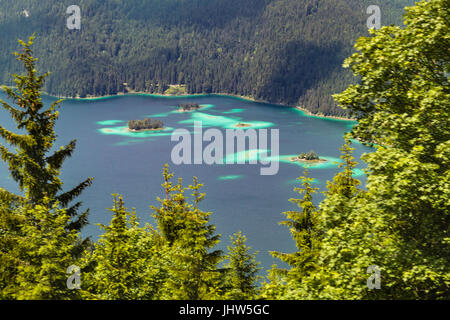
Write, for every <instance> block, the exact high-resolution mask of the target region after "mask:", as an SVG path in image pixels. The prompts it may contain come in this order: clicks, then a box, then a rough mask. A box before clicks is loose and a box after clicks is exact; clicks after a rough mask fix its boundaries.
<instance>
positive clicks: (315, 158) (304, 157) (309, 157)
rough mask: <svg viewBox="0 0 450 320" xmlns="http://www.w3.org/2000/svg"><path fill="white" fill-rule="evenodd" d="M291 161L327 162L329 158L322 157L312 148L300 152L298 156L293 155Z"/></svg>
mask: <svg viewBox="0 0 450 320" xmlns="http://www.w3.org/2000/svg"><path fill="white" fill-rule="evenodd" d="M291 161H308V162H326V161H327V160H325V159H321V158H320V157H319V155H318V154H317V153H315V152H314V151H313V150H311V151H309V152H307V153H305V152H302V153H300V154H299V155H298V156H297V157H293V158H292V159H291Z"/></svg>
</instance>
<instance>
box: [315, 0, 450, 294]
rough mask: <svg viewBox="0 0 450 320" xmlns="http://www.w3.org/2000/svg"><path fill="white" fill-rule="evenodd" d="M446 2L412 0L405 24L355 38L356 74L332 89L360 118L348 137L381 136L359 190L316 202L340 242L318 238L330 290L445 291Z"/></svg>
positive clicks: (449, 267) (448, 271) (449, 95)
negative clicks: (371, 269)
mask: <svg viewBox="0 0 450 320" xmlns="http://www.w3.org/2000/svg"><path fill="white" fill-rule="evenodd" d="M449 10H450V8H449V2H448V1H443V0H435V1H421V2H418V3H417V4H416V6H415V7H411V8H409V9H408V10H407V11H408V13H407V15H406V17H405V24H406V26H405V28H404V29H401V28H399V27H394V26H392V27H384V28H382V29H381V30H379V31H376V32H375V31H374V32H373V35H372V37H369V38H367V37H366V38H364V37H363V38H361V39H359V40H358V42H357V45H356V49H357V50H358V52H357V53H355V54H354V55H353V56H352V57H351V58H349V59H348V60H347V62H346V66H349V67H351V69H352V70H353V72H354V73H355V74H356V75H358V76H359V77H360V79H361V83H360V84H358V85H353V86H350V87H349V88H348V89H347V90H346V91H344V92H343V93H341V94H339V95H336V99H337V100H338V102H339V103H340V104H342V105H343V106H345V107H346V108H349V109H350V110H352V112H353V113H354V114H356V115H357V116H358V118H359V123H358V125H357V126H356V127H355V128H354V129H353V132H352V135H353V137H354V138H358V139H360V140H361V141H369V142H370V141H376V142H377V143H378V144H380V145H381V146H379V147H377V150H376V152H373V153H369V154H367V155H365V156H364V158H363V159H364V160H365V161H366V162H367V163H368V172H369V175H368V180H367V194H366V195H364V196H362V197H353V199H354V201H348V202H347V203H346V204H345V205H344V204H343V203H340V202H339V201H336V200H339V199H336V197H335V196H334V195H331V197H330V196H328V197H327V200H326V201H325V203H324V204H323V205H321V209H322V210H323V211H324V212H330V213H329V214H328V215H327V217H324V221H330V222H328V224H329V223H331V222H332V221H333V220H327V218H331V219H333V217H338V218H337V219H338V220H337V221H335V222H333V223H334V224H335V227H334V232H333V233H330V232H329V231H328V230H327V237H328V238H329V239H332V238H331V237H333V239H337V240H339V242H340V243H345V244H346V245H345V246H344V245H341V248H340V249H339V250H333V246H332V244H333V242H332V241H330V242H329V246H327V247H326V249H327V250H329V253H328V254H327V256H329V257H330V259H331V260H329V261H328V265H329V266H331V269H332V271H331V272H329V274H332V279H331V280H330V283H328V290H327V291H328V294H330V295H329V296H330V297H346V298H386V299H387V298H390V299H392V298H394V299H442V298H447V299H448V298H449V295H448V293H449V292H450V291H449V284H450V282H449V279H450V261H449V257H450V255H449V254H448V252H449V243H448V233H449V226H450V218H449V212H450V210H449V209H450V208H449V206H450V203H449V202H448V199H449V198H450V188H449V185H450V183H449V182H450V173H449V166H448V150H449V148H448V146H449V144H448V141H449V140H450V131H449V130H448V128H449V127H450V126H449V119H450V115H449V110H450V109H449V108H448V105H449V103H450V89H449V83H448V71H449V60H450V59H449V51H448V50H445V49H444V50H443V48H449V41H450V40H449V34H450V33H449V21H448V16H449V13H450V12H449ZM347 177H348V176H347ZM342 178H343V179H344V180H345V179H346V178H345V175H344V176H342ZM334 189H335V190H336V191H337V192H338V194H339V193H342V192H345V190H348V192H347V195H348V194H352V191H351V190H352V189H353V190H354V188H353V187H351V188H349V187H345V188H344V189H342V188H340V189H341V190H342V192H339V189H338V188H334ZM332 193H334V194H336V193H335V192H332ZM334 208H336V209H334ZM342 209H345V210H344V211H341V210H342ZM337 212H343V213H345V217H346V218H345V220H342V219H341V218H340V217H344V216H342V215H339V214H336V213H337ZM334 220H336V219H334ZM338 223H340V224H341V225H342V227H339V224H338ZM333 256H335V258H333ZM324 259H326V257H324ZM325 261H326V260H325ZM338 263H339V265H338ZM370 265H378V266H380V268H381V273H382V289H381V290H375V291H372V292H369V291H368V290H367V289H364V283H365V281H364V280H365V279H367V275H366V274H365V269H366V268H367V267H368V266H370ZM333 272H335V273H333ZM324 294H325V293H324Z"/></svg>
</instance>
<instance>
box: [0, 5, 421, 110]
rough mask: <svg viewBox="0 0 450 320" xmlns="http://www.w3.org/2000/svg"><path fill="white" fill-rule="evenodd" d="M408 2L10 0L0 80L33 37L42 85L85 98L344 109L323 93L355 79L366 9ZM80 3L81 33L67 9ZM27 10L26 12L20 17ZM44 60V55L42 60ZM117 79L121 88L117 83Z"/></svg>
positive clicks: (385, 9) (1, 30)
mask: <svg viewBox="0 0 450 320" xmlns="http://www.w3.org/2000/svg"><path fill="white" fill-rule="evenodd" d="M413 3H414V1H412V0H395V1H394V0H370V1H366V0H363V1H361V0H346V1H342V0H327V1H323V0H129V1H119V0H109V1H100V0H80V1H76V3H73V1H50V0H17V1H2V3H1V5H0V34H1V44H2V48H1V50H0V83H3V84H7V85H10V84H11V77H10V76H9V74H10V73H13V72H17V71H18V69H17V68H18V66H17V64H16V63H15V61H14V57H12V56H11V54H10V53H11V52H13V51H15V50H17V49H18V46H17V39H26V38H27V37H28V36H29V35H30V34H32V33H36V37H37V40H38V41H37V42H36V48H35V52H36V56H38V57H43V59H40V61H39V62H38V65H37V67H38V71H40V72H47V71H50V72H52V73H53V75H52V76H51V77H50V78H49V79H48V81H47V83H46V86H45V88H44V90H45V91H46V92H48V93H50V94H52V95H56V96H70V97H75V96H79V97H85V96H88V95H94V96H100V95H111V94H117V93H122V92H126V91H139V92H148V93H164V92H165V91H166V90H167V89H168V88H169V85H171V84H183V85H186V89H187V92H188V93H227V94H235V95H242V96H247V97H252V98H254V99H258V100H264V101H269V102H273V103H282V104H289V105H299V106H302V107H304V108H306V109H308V110H309V111H311V112H312V113H321V114H324V115H347V112H346V111H344V110H342V109H341V108H339V107H338V106H337V104H336V103H335V102H334V101H333V99H332V97H331V95H332V94H334V93H337V92H340V91H342V90H344V89H345V88H346V87H347V86H348V85H349V84H350V83H351V82H352V81H355V79H354V78H353V76H352V74H351V72H349V71H348V70H347V71H345V70H344V69H343V68H342V63H343V61H344V59H345V58H346V57H348V56H349V55H350V54H351V53H352V50H353V49H352V47H353V44H354V42H355V40H356V39H357V38H358V37H359V36H361V35H367V34H368V31H367V26H366V20H367V18H368V16H369V15H368V14H367V13H366V9H367V7H368V6H369V5H379V6H380V8H381V18H382V25H389V24H392V23H395V24H401V18H402V15H403V12H404V9H403V8H404V7H405V6H406V5H412V4H413ZM72 4H76V5H79V6H80V8H81V30H69V29H68V28H67V27H66V19H67V18H68V17H69V15H68V14H66V9H67V7H68V6H69V5H72ZM24 10H27V12H28V13H29V16H28V17H26V15H25V14H24V13H23V11H24ZM44 57H45V59H44ZM124 83H126V85H124Z"/></svg>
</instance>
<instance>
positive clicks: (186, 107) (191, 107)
mask: <svg viewBox="0 0 450 320" xmlns="http://www.w3.org/2000/svg"><path fill="white" fill-rule="evenodd" d="M201 107H202V106H201V105H199V104H198V103H196V102H195V103H183V104H179V105H178V111H179V112H189V111H195V110H198V109H200V108H201Z"/></svg>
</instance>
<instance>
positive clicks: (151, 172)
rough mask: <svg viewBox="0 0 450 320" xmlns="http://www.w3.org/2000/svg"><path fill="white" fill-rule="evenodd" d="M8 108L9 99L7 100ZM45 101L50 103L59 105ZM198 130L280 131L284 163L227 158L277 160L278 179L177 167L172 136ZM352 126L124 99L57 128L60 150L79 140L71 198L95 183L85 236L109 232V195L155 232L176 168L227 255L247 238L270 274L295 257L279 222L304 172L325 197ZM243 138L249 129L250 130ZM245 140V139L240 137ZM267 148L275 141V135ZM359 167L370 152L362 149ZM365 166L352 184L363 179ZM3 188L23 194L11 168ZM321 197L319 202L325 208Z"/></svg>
mask: <svg viewBox="0 0 450 320" xmlns="http://www.w3.org/2000/svg"><path fill="white" fill-rule="evenodd" d="M0 97H1V98H4V96H3V95H0ZM54 100H55V99H54V98H51V97H46V98H45V102H46V103H49V102H51V101H54ZM188 102H197V103H199V104H201V105H202V106H203V108H201V109H200V110H198V111H193V112H184V113H180V112H178V111H177V108H176V105H177V104H180V103H188ZM145 117H150V118H155V119H158V120H161V121H163V123H164V129H163V130H160V131H143V132H129V131H128V130H127V129H126V128H127V121H128V120H131V119H143V118H145ZM194 121H202V123H203V126H204V128H205V129H206V128H217V129H219V130H221V132H224V131H225V130H226V129H235V128H236V127H235V126H236V125H237V124H239V123H245V124H247V125H250V126H251V128H255V129H268V130H270V129H279V134H280V156H279V158H273V157H272V158H271V155H270V153H268V155H265V153H266V151H270V150H265V149H255V150H250V151H248V152H244V153H241V154H231V155H226V154H224V155H223V158H224V160H225V161H224V163H226V160H227V158H228V159H229V158H230V157H231V158H233V159H239V158H241V159H247V160H251V159H257V160H260V159H261V158H265V159H266V160H267V159H271V160H274V161H275V160H278V161H279V172H278V174H276V175H273V176H261V175H260V168H261V165H260V164H257V165H249V164H244V165H227V164H215V165H179V166H176V165H174V164H172V163H171V157H170V155H171V151H172V148H173V147H174V146H175V145H176V144H177V142H172V141H171V135H172V132H173V131H174V130H176V129H180V128H184V129H187V130H189V131H190V132H192V133H193V132H194ZM0 123H1V124H2V125H3V126H5V127H7V128H8V129H11V128H13V123H12V122H11V120H10V118H9V115H8V114H7V113H6V112H4V111H3V110H2V111H0ZM353 124H354V122H351V121H342V120H332V119H320V118H316V117H311V116H306V115H305V114H304V113H303V112H301V111H299V110H295V109H294V108H289V107H283V106H277V105H272V104H266V103H255V102H251V101H247V100H243V99H239V98H233V97H226V96H190V97H182V98H181V97H178V98H176V97H175V98H174V97H171V98H162V97H156V96H151V95H136V96H120V97H110V98H99V99H95V100H84V101H77V100H66V101H65V102H64V103H63V104H62V107H61V109H60V119H59V120H58V122H57V126H56V131H57V133H58V140H57V142H58V145H57V147H59V146H60V145H62V144H67V143H68V142H70V140H72V139H74V138H76V139H77V148H76V151H75V153H74V156H73V157H72V158H70V159H69V160H67V161H66V162H65V165H64V167H63V171H62V178H63V181H64V183H65V186H66V189H67V188H69V187H71V186H74V185H75V184H77V183H79V182H81V181H82V180H83V179H84V178H86V177H88V176H91V177H95V181H94V184H93V186H92V187H91V188H89V189H88V190H86V191H85V193H84V194H83V195H82V197H81V200H83V202H84V207H85V208H90V209H91V214H90V225H89V226H88V227H86V228H85V229H84V231H83V232H84V234H85V235H89V236H92V237H93V238H94V239H95V238H96V237H97V236H98V235H99V234H100V229H99V228H98V226H97V225H96V224H98V223H103V224H107V223H109V221H110V218H111V212H110V211H108V210H107V209H106V208H108V207H111V204H112V197H111V194H112V193H119V194H123V195H124V198H125V202H126V206H127V207H129V208H132V207H135V208H136V210H137V214H138V216H139V217H140V219H141V221H143V222H146V221H150V222H152V221H153V220H152V218H151V216H150V214H151V212H152V211H151V209H150V208H149V206H150V205H158V203H157V201H156V197H157V196H162V187H161V182H162V181H161V180H162V179H161V172H162V168H163V165H164V163H169V165H170V169H171V170H172V171H174V172H175V176H176V177H183V179H184V181H185V185H186V186H187V185H188V184H189V183H191V181H192V177H193V176H197V177H198V178H199V180H200V182H202V183H204V184H205V187H204V192H206V199H205V200H204V202H203V206H202V209H204V210H205V211H211V212H213V214H212V218H211V221H212V222H213V223H214V224H215V225H216V227H217V232H218V233H220V234H222V242H221V245H220V248H222V249H225V248H226V245H228V244H229V236H230V235H231V234H232V233H234V232H237V231H242V232H243V233H244V234H245V235H246V236H247V238H248V243H249V245H250V246H252V247H253V249H254V250H258V251H259V252H260V253H259V255H258V259H259V260H260V261H261V262H262V266H263V267H264V268H265V269H268V268H270V266H271V264H272V263H273V262H274V261H276V260H273V259H272V258H271V256H270V255H269V253H268V251H271V250H279V251H284V252H290V251H292V250H294V249H295V246H294V242H293V240H292V239H291V237H290V234H289V231H288V229H287V228H286V227H284V226H280V225H279V224H278V222H279V221H281V220H282V219H283V216H282V214H281V213H282V212H283V211H287V210H291V209H293V208H294V207H293V205H292V204H291V203H289V201H288V200H289V198H292V197H295V196H296V193H295V192H294V191H293V190H292V189H293V187H295V186H296V185H298V182H297V181H296V178H297V177H298V176H300V175H302V174H303V171H304V169H305V167H307V168H308V170H309V172H310V176H311V177H312V178H314V179H315V180H314V186H315V187H318V188H321V190H323V189H324V187H325V184H326V181H327V180H330V179H332V177H333V175H334V174H335V173H336V172H338V163H339V162H340V159H339V148H340V146H341V145H342V144H343V142H344V139H343V134H344V133H345V132H346V131H348V130H349V129H350V128H351V126H352V125H353ZM244 129H245V128H244ZM241 130H243V129H241ZM269 139H270V134H269ZM354 147H355V148H356V151H355V157H356V158H357V159H358V158H359V156H360V155H361V154H362V153H364V152H368V151H370V149H368V148H366V147H363V146H362V145H360V144H355V145H354ZM311 149H312V150H314V151H316V152H317V153H318V154H319V155H320V156H321V157H322V158H324V159H326V160H328V161H327V162H324V163H317V164H305V163H301V162H292V161H290V158H291V157H293V156H295V155H298V154H299V153H301V152H308V151H310V150H311ZM362 168H363V167H362V166H359V168H358V169H357V170H355V175H356V176H358V177H359V178H360V179H361V180H364V179H365V176H364V173H363V171H362ZM0 177H2V180H1V185H0V186H1V187H5V188H7V189H9V190H12V191H15V192H17V187H16V185H15V183H14V181H13V180H12V179H11V178H8V177H9V174H8V171H7V168H6V166H5V165H4V164H3V163H0ZM322 197H323V196H322V194H320V193H319V194H316V196H315V201H316V202H318V201H320V199H322Z"/></svg>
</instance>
